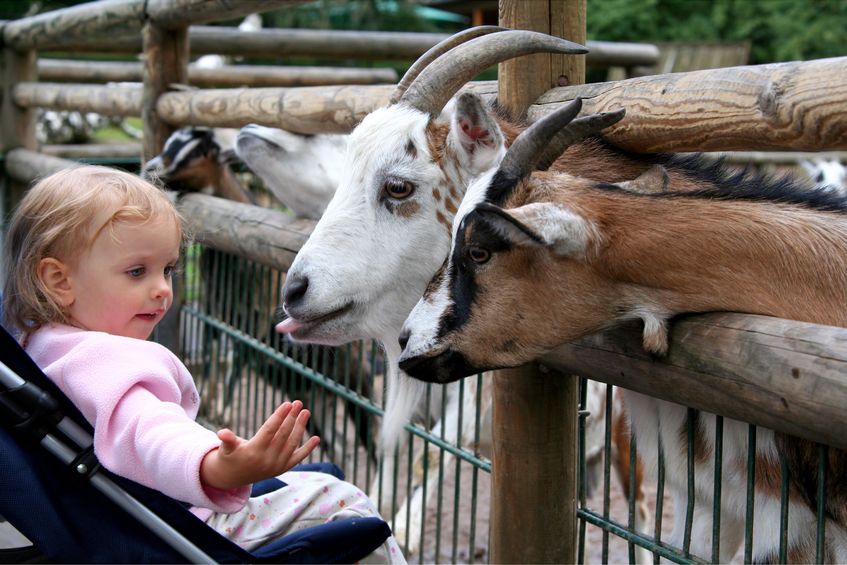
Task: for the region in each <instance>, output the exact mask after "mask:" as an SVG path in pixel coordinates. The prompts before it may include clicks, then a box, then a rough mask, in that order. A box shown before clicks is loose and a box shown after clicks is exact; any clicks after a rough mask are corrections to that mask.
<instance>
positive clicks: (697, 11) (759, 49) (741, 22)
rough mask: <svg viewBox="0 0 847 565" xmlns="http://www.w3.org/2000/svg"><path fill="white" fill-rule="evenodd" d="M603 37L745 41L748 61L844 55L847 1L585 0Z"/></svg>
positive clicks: (595, 33)
mask: <svg viewBox="0 0 847 565" xmlns="http://www.w3.org/2000/svg"><path fill="white" fill-rule="evenodd" d="M587 4H588V22H587V27H588V36H589V38H591V39H603V40H607V41H646V42H651V41H655V42H662V41H740V40H750V41H751V43H752V50H751V54H750V63H752V64H758V63H771V62H777V61H790V60H801V59H805V60H807V59H818V58H822V57H834V56H840V55H845V51H847V0H587Z"/></svg>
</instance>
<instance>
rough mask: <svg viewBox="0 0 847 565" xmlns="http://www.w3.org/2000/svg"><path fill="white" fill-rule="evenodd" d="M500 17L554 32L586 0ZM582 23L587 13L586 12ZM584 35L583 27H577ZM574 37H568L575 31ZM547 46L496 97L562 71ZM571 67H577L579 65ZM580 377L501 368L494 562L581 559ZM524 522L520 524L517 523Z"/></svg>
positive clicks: (508, 7) (518, 67) (529, 96)
mask: <svg viewBox="0 0 847 565" xmlns="http://www.w3.org/2000/svg"><path fill="white" fill-rule="evenodd" d="M499 7H500V15H499V17H500V22H499V23H500V25H501V26H504V27H510V28H518V29H531V30H534V31H540V32H544V33H550V31H551V29H556V30H558V31H560V32H561V31H563V30H564V29H565V27H566V25H565V23H564V22H563V21H556V22H555V23H554V22H552V21H551V18H552V17H553V14H554V13H555V17H556V18H559V19H568V20H569V21H570V22H578V21H579V17H575V12H576V11H577V10H579V9H582V10H584V9H585V1H584V0H567V1H566V2H560V1H549V2H543V1H537V2H517V1H509V0H500V2H499ZM581 21H582V25H583V26H584V24H585V20H584V16H583V18H582V20H581ZM574 33H576V34H577V35H578V36H579V37H581V38H583V39H584V37H585V30H584V29H583V30H581V31H577V32H574ZM569 39H570V38H569ZM562 64H563V63H562V61H557V67H556V70H555V71H554V70H553V66H552V63H551V56H550V54H547V53H542V54H536V55H530V56H527V57H520V58H517V59H513V60H511V61H507V62H505V63H501V64H500V67H499V69H498V71H499V72H498V77H499V78H498V91H499V94H498V100H499V103H500V104H501V105H502V106H504V107H505V108H507V109H508V110H509V111H510V112H511V114H512V115H514V116H519V115H521V114H523V113H524V111H525V110H526V108H527V107H528V106H529V105H530V104H531V103H532V101H533V100H535V98H536V97H537V96H538V95H539V94H541V93H542V92H544V91H546V90H547V89H549V88H550V86H551V85H552V84H555V81H557V80H558V76H559V73H560V72H562V70H561V69H562V66H561V65H562ZM567 72H573V73H577V74H575V75H574V76H575V78H577V79H578V82H582V81H583V80H584V66H583V67H582V73H583V74H582V75H579V74H578V73H579V67H574V68H572V70H570V71H567ZM577 384H578V380H577V379H576V378H568V377H566V376H564V375H560V374H552V373H551V372H550V371H542V370H541V369H540V368H539V366H538V365H536V364H528V365H525V366H523V367H519V368H515V369H507V370H502V371H496V372H495V374H494V381H493V399H492V406H493V412H492V434H491V436H492V451H493V456H492V460H491V522H490V526H489V527H490V534H489V536H490V551H491V558H490V561H491V562H492V563H573V562H574V561H575V559H576V545H575V540H576V525H577V521H576V509H577V506H576V502H577V501H576V466H577V465H576V464H577V457H576V445H577V440H576V438H577V417H576V414H577V405H578V386H577ZM515 524H520V527H515Z"/></svg>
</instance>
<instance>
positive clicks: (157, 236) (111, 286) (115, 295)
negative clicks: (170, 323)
mask: <svg viewBox="0 0 847 565" xmlns="http://www.w3.org/2000/svg"><path fill="white" fill-rule="evenodd" d="M112 228H113V230H110V229H109V228H108V227H107V228H104V229H103V230H101V232H100V234H99V235H98V236H97V238H96V239H95V240H94V243H93V244H92V245H91V247H90V248H89V249H88V250H87V251H85V252H83V253H82V255H81V256H80V257H79V259H78V260H77V261H75V262H74V265H73V266H71V268H70V281H71V287H72V289H73V302H72V303H71V305H70V308H69V311H70V318H71V320H72V321H73V322H74V323H75V324H77V325H79V326H81V327H83V328H85V329H88V330H94V331H101V332H107V333H110V334H113V335H120V336H124V337H134V338H137V339H147V338H148V337H150V334H151V333H152V332H153V328H155V327H156V324H158V323H159V321H160V320H161V319H162V317H163V316H164V315H165V312H167V311H168V308H170V306H171V303H172V301H173V287H172V281H171V275H172V273H173V270H174V267H175V265H176V263H177V260H178V259H179V247H180V238H179V233H178V231H177V226H176V224H175V223H174V221H173V220H172V219H171V218H163V219H152V220H150V221H148V222H140V221H121V222H117V223H115V224H114V225H113V226H112ZM113 234H114V237H113Z"/></svg>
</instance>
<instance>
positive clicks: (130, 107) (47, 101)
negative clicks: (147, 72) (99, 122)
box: [12, 82, 142, 116]
mask: <svg viewBox="0 0 847 565" xmlns="http://www.w3.org/2000/svg"><path fill="white" fill-rule="evenodd" d="M12 98H13V100H14V102H15V104H18V105H20V106H21V107H23V108H32V107H41V108H48V109H50V110H77V111H80V112H97V113H98V114H103V115H105V116H140V115H141V101H142V88H141V87H140V86H124V85H109V86H103V85H89V84H60V83H48V82H21V83H19V84H17V85H15V87H14V88H13V90H12Z"/></svg>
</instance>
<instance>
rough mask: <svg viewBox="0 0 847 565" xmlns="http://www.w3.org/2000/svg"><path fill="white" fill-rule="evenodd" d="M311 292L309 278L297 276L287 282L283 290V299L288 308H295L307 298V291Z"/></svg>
mask: <svg viewBox="0 0 847 565" xmlns="http://www.w3.org/2000/svg"><path fill="white" fill-rule="evenodd" d="M308 290H309V277H306V276H300V277H298V276H295V277H292V278H289V279H287V280H286V281H285V286H284V287H283V289H282V299H283V301H284V302H285V305H286V306H287V307H289V308H290V307H292V306H295V305H296V304H297V303H298V302H299V301H301V300H303V297H304V296H306V291H308Z"/></svg>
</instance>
